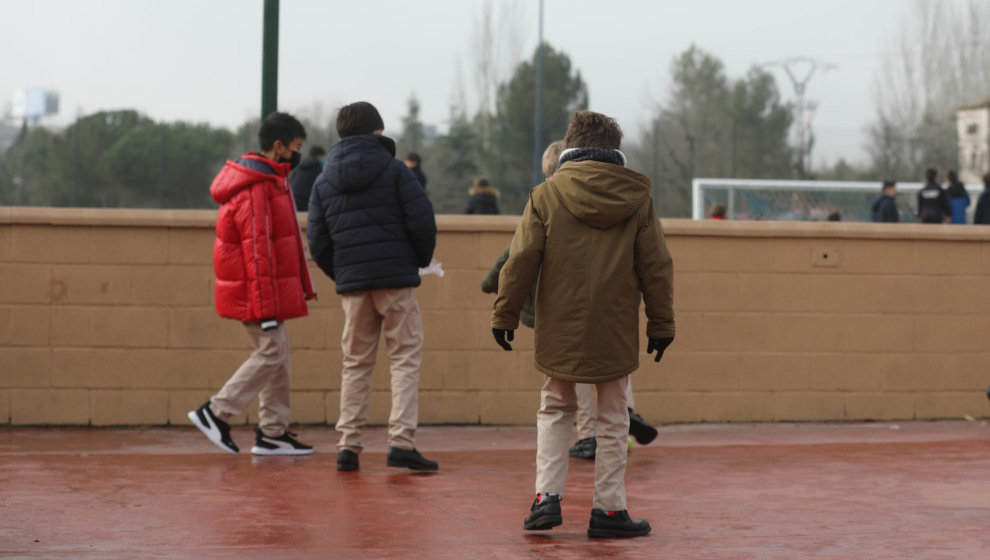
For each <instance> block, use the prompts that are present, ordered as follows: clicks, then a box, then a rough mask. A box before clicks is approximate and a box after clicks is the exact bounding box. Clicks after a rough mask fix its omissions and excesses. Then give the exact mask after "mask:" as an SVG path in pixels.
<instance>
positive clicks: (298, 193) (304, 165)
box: [289, 146, 327, 212]
mask: <svg viewBox="0 0 990 560" xmlns="http://www.w3.org/2000/svg"><path fill="white" fill-rule="evenodd" d="M326 154H327V151H326V150H324V149H323V146H313V147H312V148H310V149H309V155H308V156H306V157H305V158H303V160H302V161H301V162H299V166H298V167H296V168H295V169H293V170H292V174H290V175H289V184H290V185H292V198H293V200H295V202H296V211H298V212H304V211H306V209H307V208H309V193H310V192H312V191H313V182H314V181H316V178H317V177H319V176H320V171H323V161H322V160H323V156H325V155H326Z"/></svg>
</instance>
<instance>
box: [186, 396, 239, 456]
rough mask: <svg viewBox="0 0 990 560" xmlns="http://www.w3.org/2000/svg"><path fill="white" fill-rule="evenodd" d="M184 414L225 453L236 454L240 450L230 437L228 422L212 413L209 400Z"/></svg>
mask: <svg viewBox="0 0 990 560" xmlns="http://www.w3.org/2000/svg"><path fill="white" fill-rule="evenodd" d="M186 416H188V417H189V420H190V421H192V423H193V424H195V425H196V427H197V428H199V431H201V432H203V434H204V435H205V436H206V437H208V438H209V439H210V441H212V442H213V443H215V444H216V446H217V447H219V448H220V449H223V450H224V451H226V452H227V453H235V454H236V453H239V452H240V449H237V446H236V445H235V444H234V440H232V439H231V438H230V424H228V423H226V422H224V421H223V420H221V419H219V418H217V417H216V415H214V414H213V411H212V410H210V401H206V404H204V405H203V406H201V407H199V408H197V409H196V410H192V411H190V412H189V414H186Z"/></svg>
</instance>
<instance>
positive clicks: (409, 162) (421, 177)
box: [405, 152, 429, 192]
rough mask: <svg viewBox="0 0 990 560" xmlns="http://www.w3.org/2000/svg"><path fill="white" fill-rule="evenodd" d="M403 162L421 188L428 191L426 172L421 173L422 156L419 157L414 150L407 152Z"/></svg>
mask: <svg viewBox="0 0 990 560" xmlns="http://www.w3.org/2000/svg"><path fill="white" fill-rule="evenodd" d="M405 163H406V167H408V168H409V169H410V170H411V171H412V173H413V175H414V176H415V177H416V180H417V181H419V184H420V186H422V187H423V190H424V191H427V192H429V191H428V190H427V188H426V173H423V158H421V157H419V154H417V153H416V152H409V153H408V154H406V161H405Z"/></svg>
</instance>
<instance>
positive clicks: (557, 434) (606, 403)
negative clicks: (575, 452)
mask: <svg viewBox="0 0 990 560" xmlns="http://www.w3.org/2000/svg"><path fill="white" fill-rule="evenodd" d="M575 385H578V384H577V383H573V382H571V381H561V380H559V379H554V378H552V377H547V378H546V381H545V382H544V383H543V389H542V390H541V391H540V410H539V412H537V414H536V434H537V435H536V492H537V493H539V492H556V493H557V494H560V495H561V496H563V495H564V484H565V482H566V479H567V462H568V455H567V448H568V445H569V444H570V439H571V430H572V428H573V424H574V411H575V409H576V408H577V395H576V394H575ZM628 386H629V376H626V377H622V378H619V379H616V380H615V381H609V382H607V383H599V384H597V385H595V388H596V392H597V393H598V414H597V418H596V420H597V424H598V436H597V442H598V448H597V450H596V452H595V496H594V499H593V501H592V504H593V505H592V507H596V508H600V509H603V510H605V511H618V510H624V509H626V484H625V476H626V451H627V450H628V447H627V445H628V443H627V441H626V436H627V434H628V433H629V412H628V411H627V410H626V388H627V387H628Z"/></svg>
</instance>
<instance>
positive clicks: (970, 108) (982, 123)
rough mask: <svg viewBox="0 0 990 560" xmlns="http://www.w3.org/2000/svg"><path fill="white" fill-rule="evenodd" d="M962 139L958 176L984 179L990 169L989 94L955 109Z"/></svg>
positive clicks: (970, 180) (967, 179)
mask: <svg viewBox="0 0 990 560" xmlns="http://www.w3.org/2000/svg"><path fill="white" fill-rule="evenodd" d="M956 136H957V138H958V139H959V180H960V181H962V182H963V183H969V184H973V183H982V182H983V174H984V173H986V172H987V171H990V97H988V98H985V99H981V100H979V101H974V102H973V103H968V104H966V105H963V106H962V107H959V108H958V109H956Z"/></svg>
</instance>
